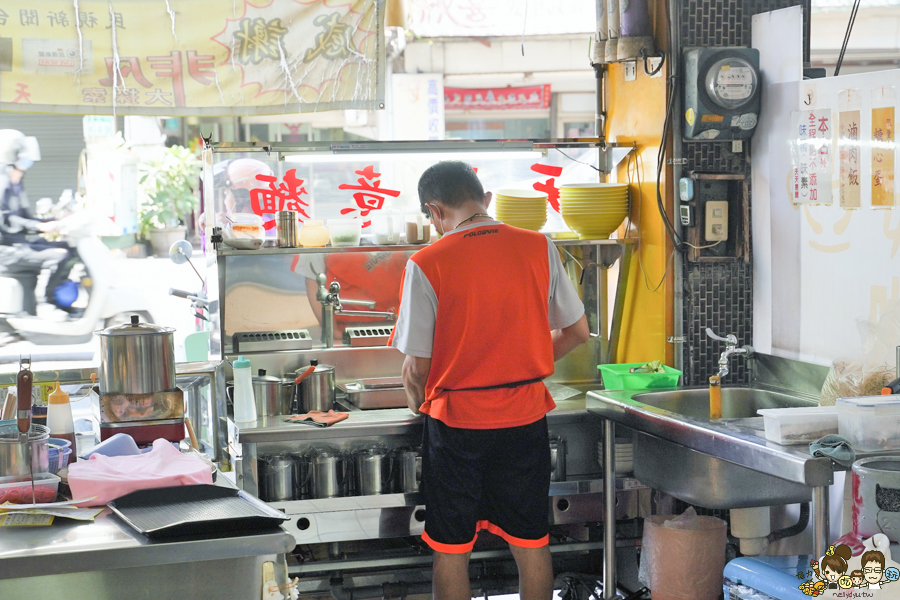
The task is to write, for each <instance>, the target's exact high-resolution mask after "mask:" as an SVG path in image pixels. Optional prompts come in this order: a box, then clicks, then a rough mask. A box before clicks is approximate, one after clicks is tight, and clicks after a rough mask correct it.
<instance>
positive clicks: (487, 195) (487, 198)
mask: <svg viewBox="0 0 900 600" xmlns="http://www.w3.org/2000/svg"><path fill="white" fill-rule="evenodd" d="M493 198H494V195H493V194H492V193H491V192H485V193H484V207H485V208H489V207H490V206H491V200H493Z"/></svg>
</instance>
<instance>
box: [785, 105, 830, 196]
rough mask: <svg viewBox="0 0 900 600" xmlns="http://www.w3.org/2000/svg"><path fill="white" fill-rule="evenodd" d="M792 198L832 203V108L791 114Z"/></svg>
mask: <svg viewBox="0 0 900 600" xmlns="http://www.w3.org/2000/svg"><path fill="white" fill-rule="evenodd" d="M791 116H792V118H793V128H794V129H793V135H792V137H791V162H792V163H793V175H792V178H791V197H792V200H793V202H794V204H831V173H832V162H831V140H832V136H833V127H832V125H833V123H832V121H831V109H823V110H801V111H795V112H793V113H792V114H791Z"/></svg>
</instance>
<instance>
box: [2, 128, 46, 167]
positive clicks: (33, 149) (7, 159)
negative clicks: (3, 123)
mask: <svg viewBox="0 0 900 600" xmlns="http://www.w3.org/2000/svg"><path fill="white" fill-rule="evenodd" d="M39 160H41V147H40V146H39V145H38V141H37V138H36V137H33V136H26V135H25V134H24V133H22V132H21V131H18V130H17V129H0V166H4V167H5V166H14V167H15V168H17V169H18V170H20V171H27V170H28V169H29V168H30V167H31V165H33V164H34V163H36V162H37V161H39Z"/></svg>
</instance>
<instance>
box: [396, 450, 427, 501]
mask: <svg viewBox="0 0 900 600" xmlns="http://www.w3.org/2000/svg"><path fill="white" fill-rule="evenodd" d="M397 460H398V462H399V465H398V467H397V470H398V479H399V481H398V487H399V488H400V490H399V491H401V492H403V493H404V494H413V493H415V492H418V491H419V489H420V486H421V482H422V455H421V454H419V453H418V452H417V451H415V450H401V451H400V453H399V454H398V456H397Z"/></svg>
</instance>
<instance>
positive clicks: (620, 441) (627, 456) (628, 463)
mask: <svg viewBox="0 0 900 600" xmlns="http://www.w3.org/2000/svg"><path fill="white" fill-rule="evenodd" d="M615 458H616V462H615V473H616V475H617V476H619V477H621V476H623V475H627V474H628V473H631V471H632V470H634V444H633V443H632V442H631V440H630V439H629V438H616V457H615ZM597 462H598V463H600V466H601V467H602V466H603V442H602V441H600V442H597Z"/></svg>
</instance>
